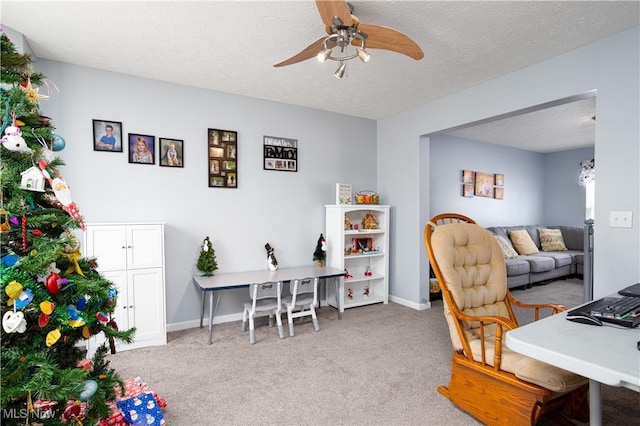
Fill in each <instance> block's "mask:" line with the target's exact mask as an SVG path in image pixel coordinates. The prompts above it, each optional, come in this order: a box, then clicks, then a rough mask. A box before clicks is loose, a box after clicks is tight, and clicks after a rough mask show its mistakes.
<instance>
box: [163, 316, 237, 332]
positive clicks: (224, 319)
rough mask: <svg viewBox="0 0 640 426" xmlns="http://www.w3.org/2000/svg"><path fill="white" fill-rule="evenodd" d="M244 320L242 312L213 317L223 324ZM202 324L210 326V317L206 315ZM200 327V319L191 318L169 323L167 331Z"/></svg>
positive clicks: (215, 322) (217, 322)
mask: <svg viewBox="0 0 640 426" xmlns="http://www.w3.org/2000/svg"><path fill="white" fill-rule="evenodd" d="M233 321H242V312H239V313H236V314H230V315H216V316H214V317H213V324H214V325H215V324H222V323H225V322H233ZM202 326H203V327H204V328H209V317H204V319H203V320H202ZM196 327H200V320H199V319H196V320H191V321H184V322H177V323H173V324H167V332H170V331H180V330H186V329H188V328H196Z"/></svg>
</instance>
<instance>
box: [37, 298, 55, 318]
mask: <svg viewBox="0 0 640 426" xmlns="http://www.w3.org/2000/svg"><path fill="white" fill-rule="evenodd" d="M55 307H56V306H55V305H54V304H53V303H51V302H49V301H48V300H45V301H44V302H40V310H41V311H42V313H43V314H45V315H51V313H52V312H53V310H54V309H55Z"/></svg>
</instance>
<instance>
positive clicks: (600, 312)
mask: <svg viewBox="0 0 640 426" xmlns="http://www.w3.org/2000/svg"><path fill="white" fill-rule="evenodd" d="M571 312H582V313H585V314H588V315H591V316H592V317H595V318H598V319H599V320H600V321H603V322H609V323H612V324H617V325H621V326H623V327H629V328H633V327H637V326H638V325H640V297H632V296H621V297H605V298H602V299H599V300H596V301H594V302H591V303H589V304H587V305H584V306H580V307H578V308H575V309H573V310H571Z"/></svg>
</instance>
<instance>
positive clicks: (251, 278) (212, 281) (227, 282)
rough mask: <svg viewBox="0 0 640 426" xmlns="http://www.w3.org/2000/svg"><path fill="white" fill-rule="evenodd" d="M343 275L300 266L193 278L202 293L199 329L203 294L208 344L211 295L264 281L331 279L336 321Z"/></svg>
mask: <svg viewBox="0 0 640 426" xmlns="http://www.w3.org/2000/svg"><path fill="white" fill-rule="evenodd" d="M344 275H345V272H344V270H340V269H336V268H329V267H326V266H323V267H318V266H302V267H299V268H279V269H278V270H277V271H269V270H264V271H251V272H229V273H224V274H216V275H213V276H210V277H203V276H194V277H193V282H194V283H195V284H196V285H197V286H198V288H199V289H200V290H201V291H202V308H201V310H200V328H202V321H203V318H204V304H205V301H206V297H205V293H207V292H208V293H209V344H211V342H212V341H213V293H214V291H217V290H231V289H235V288H242V287H249V285H250V284H253V283H262V282H265V281H282V282H283V283H287V282H289V281H291V280H293V279H296V278H308V277H311V278H315V277H318V278H320V279H324V278H333V284H334V290H335V291H334V294H335V295H336V306H337V307H338V319H342V315H341V314H340V300H339V298H338V286H339V284H340V278H341V277H343V276H344Z"/></svg>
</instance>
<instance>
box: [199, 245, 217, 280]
mask: <svg viewBox="0 0 640 426" xmlns="http://www.w3.org/2000/svg"><path fill="white" fill-rule="evenodd" d="M196 266H197V268H198V269H199V270H200V271H201V272H202V273H203V274H204V275H205V276H207V277H208V276H211V275H213V272H214V271H215V270H216V269H218V263H217V262H216V252H215V250H214V249H213V244H211V240H209V237H206V238H205V239H204V241H203V242H202V249H201V250H200V257H198V264H197V265H196Z"/></svg>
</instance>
